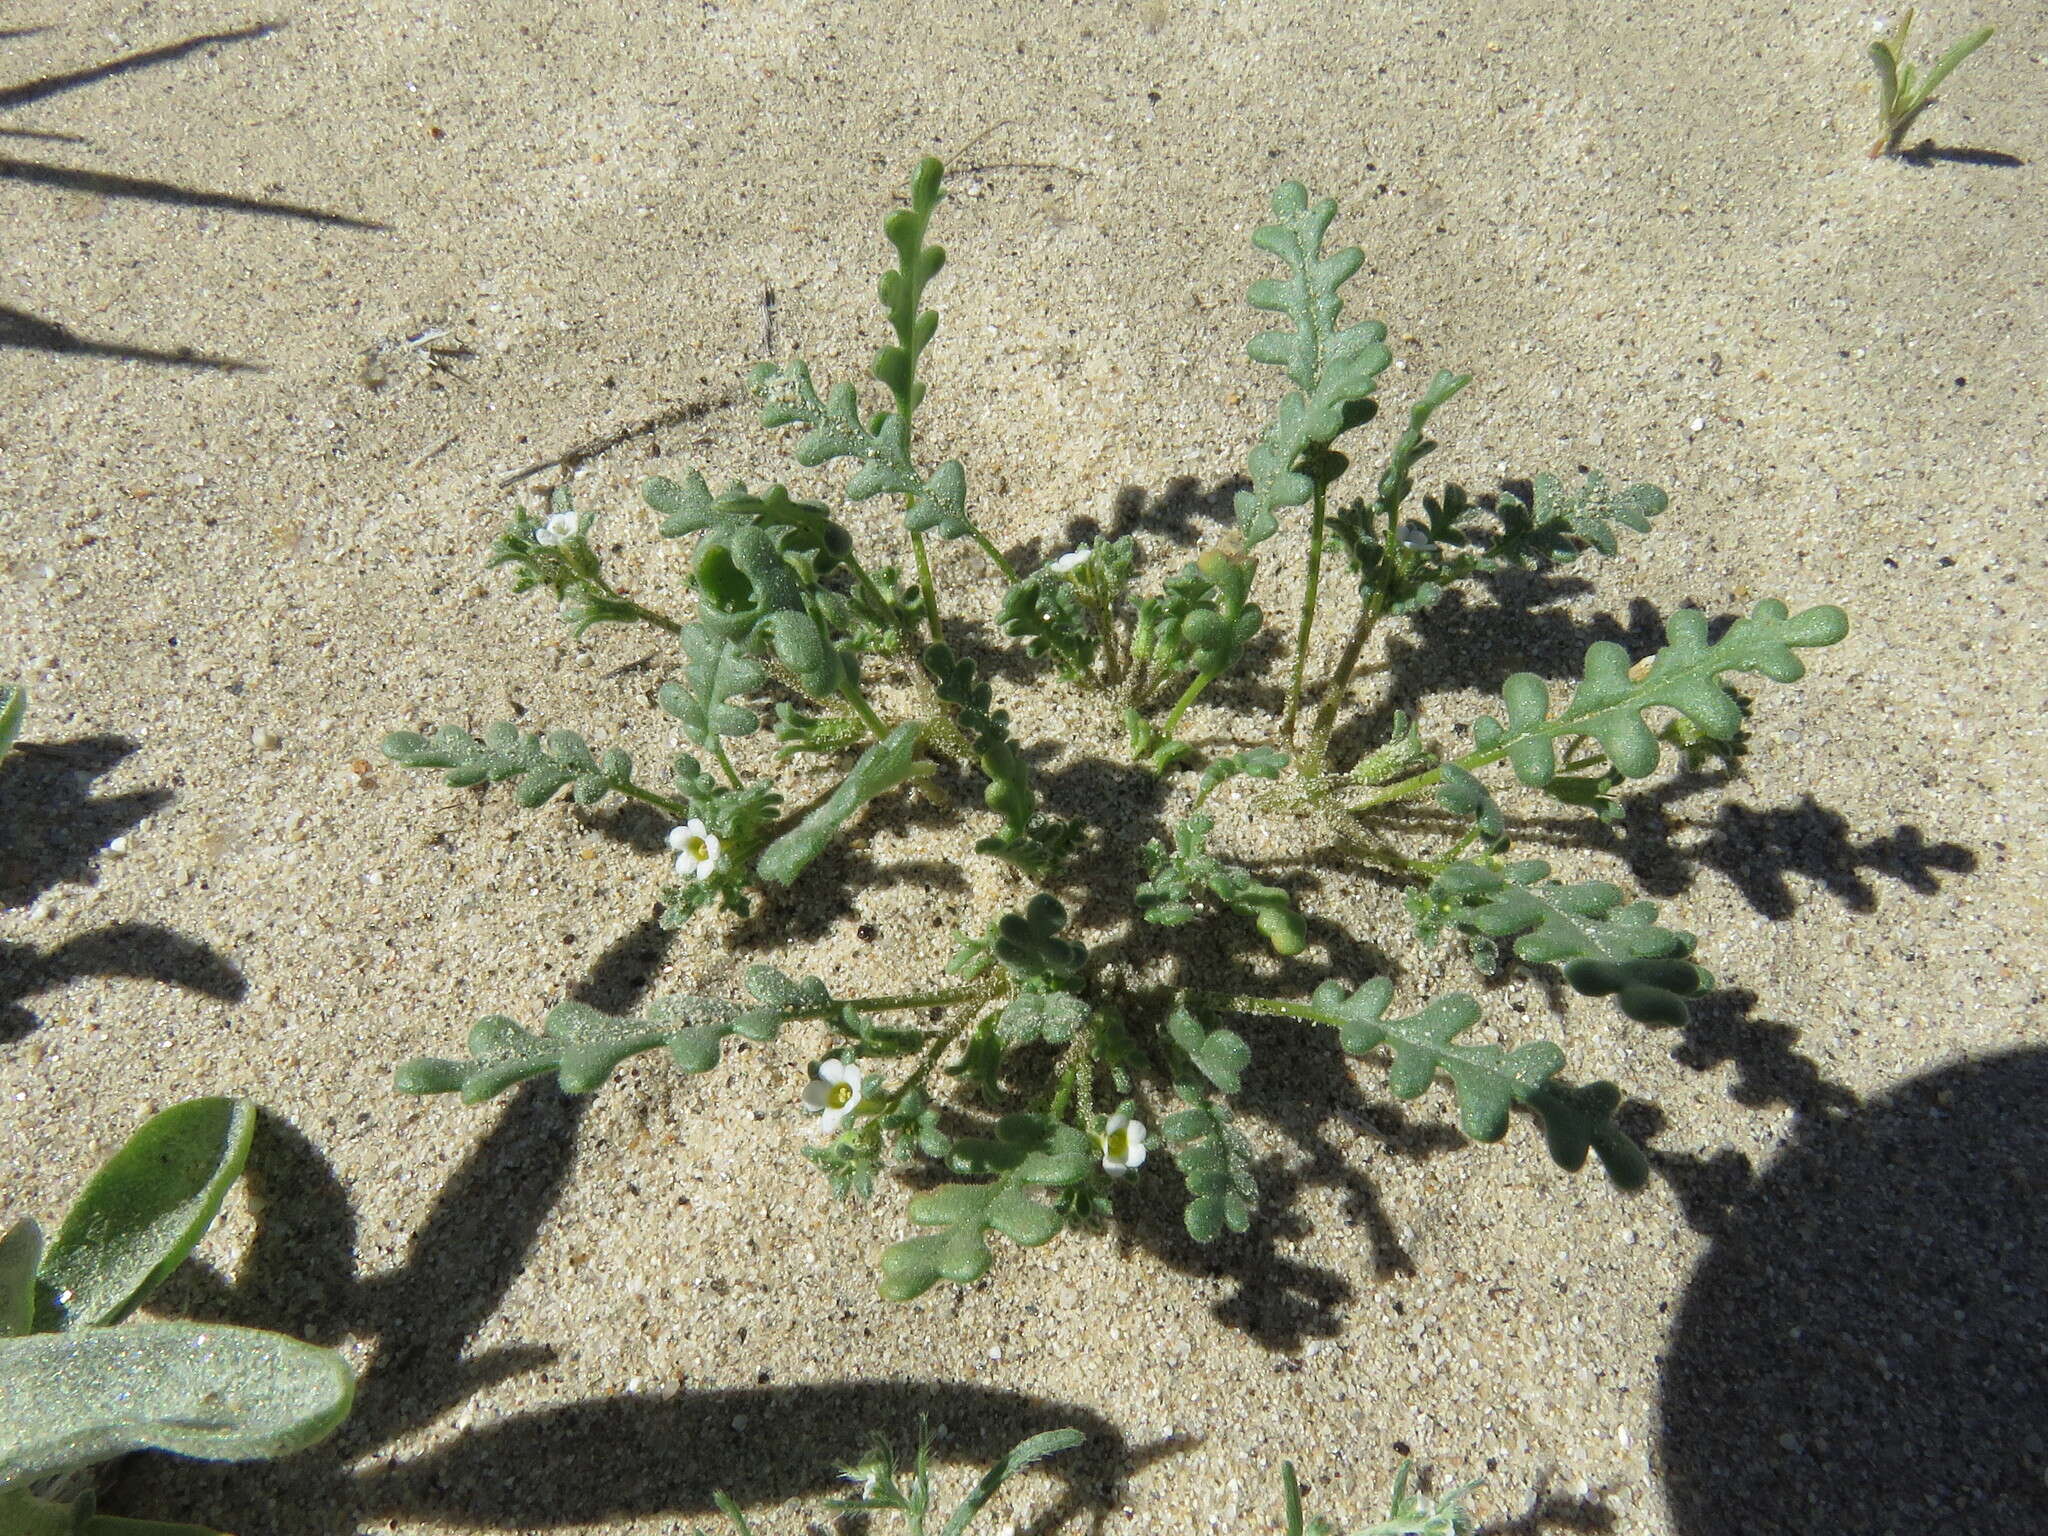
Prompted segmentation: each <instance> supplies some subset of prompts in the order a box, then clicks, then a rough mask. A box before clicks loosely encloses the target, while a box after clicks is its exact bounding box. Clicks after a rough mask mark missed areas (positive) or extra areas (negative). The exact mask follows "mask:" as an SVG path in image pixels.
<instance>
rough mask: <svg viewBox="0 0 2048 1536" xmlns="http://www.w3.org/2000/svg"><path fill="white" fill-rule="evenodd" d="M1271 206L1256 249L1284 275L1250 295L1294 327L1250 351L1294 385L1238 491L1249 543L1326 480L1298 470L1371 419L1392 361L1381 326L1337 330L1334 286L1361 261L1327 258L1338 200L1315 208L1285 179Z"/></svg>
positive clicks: (1351, 254)
mask: <svg viewBox="0 0 2048 1536" xmlns="http://www.w3.org/2000/svg"><path fill="white" fill-rule="evenodd" d="M1272 207H1273V213H1274V215H1275V217H1276V220H1277V222H1275V223H1272V224H1265V225H1261V226H1260V227H1259V229H1258V230H1257V231H1255V232H1254V233H1253V235H1252V243H1253V244H1254V245H1256V246H1258V247H1259V249H1261V250H1263V251H1265V252H1267V253H1268V254H1270V255H1273V256H1276V257H1278V258H1279V259H1280V260H1281V261H1282V262H1283V263H1284V264H1285V265H1286V267H1287V269H1288V270H1287V276H1286V277H1285V278H1284V279H1283V278H1262V279H1260V280H1259V281H1258V282H1255V283H1253V284H1252V286H1251V289H1250V292H1249V294H1248V297H1249V299H1250V301H1251V304H1252V307H1253V308H1255V309H1265V310H1273V311H1276V312H1278V313H1280V314H1284V315H1285V316H1287V318H1288V319H1289V320H1291V321H1292V322H1293V323H1294V329H1293V330H1292V331H1265V332H1262V333H1261V334H1259V335H1257V336H1255V337H1253V338H1252V341H1251V345H1250V347H1249V348H1248V350H1249V352H1250V353H1251V356H1252V359H1253V360H1254V361H1255V362H1261V363H1271V364H1273V365H1275V366H1277V367H1279V368H1282V369H1284V370H1285V371H1286V373H1287V376H1288V378H1289V379H1291V380H1292V381H1293V382H1294V385H1295V388H1294V389H1293V390H1291V391H1290V392H1289V393H1288V394H1287V395H1286V396H1285V397H1284V398H1283V399H1282V400H1281V402H1280V405H1279V407H1278V409H1277V410H1276V412H1275V414H1274V420H1273V424H1272V425H1271V426H1270V427H1268V428H1267V430H1266V434H1265V436H1264V437H1263V438H1261V439H1260V441H1259V444H1258V446H1257V447H1255V448H1254V449H1253V450H1252V452H1251V460H1250V468H1251V479H1252V486H1251V489H1250V490H1247V491H1240V492H1238V494H1237V520H1238V527H1239V529H1240V531H1241V532H1242V533H1243V534H1244V537H1245V541H1246V542H1247V543H1249V544H1257V543H1259V542H1260V541H1262V540H1264V539H1267V538H1270V537H1271V536H1272V534H1273V533H1274V531H1275V530H1276V529H1277V527H1278V522H1277V520H1276V519H1275V517H1274V515H1273V514H1274V512H1275V511H1277V510H1278V509H1280V508H1282V507H1297V506H1300V505H1302V504H1303V503H1304V502H1306V501H1307V500H1308V499H1309V497H1310V496H1311V495H1312V494H1313V493H1314V491H1315V487H1316V484H1317V481H1318V479H1319V478H1322V477H1321V476H1319V475H1317V474H1314V473H1304V472H1303V471H1302V467H1301V466H1302V461H1303V460H1304V459H1305V458H1307V459H1313V458H1314V457H1316V456H1317V455H1319V454H1320V453H1321V452H1322V451H1323V450H1326V449H1327V448H1328V447H1329V445H1330V444H1331V443H1333V442H1334V441H1335V440H1336V439H1337V438H1338V437H1339V436H1340V435H1341V434H1342V433H1344V432H1345V431H1347V430H1349V429H1350V428H1351V427H1353V426H1357V425H1359V424H1360V423H1362V422H1364V421H1367V420H1370V419H1371V416H1372V413H1373V410H1374V408H1375V407H1374V404H1373V402H1372V401H1371V400H1370V398H1369V397H1370V396H1371V394H1372V392H1373V389H1374V387H1375V385H1376V383H1377V381H1378V378H1379V375H1380V373H1381V372H1382V371H1383V370H1384V369H1385V368H1386V367H1387V365H1388V363H1390V362H1391V361H1392V354H1391V353H1389V352H1388V351H1387V348H1386V346H1385V344H1384V343H1385V341H1386V335H1387V330H1386V327H1385V326H1383V325H1381V324H1380V323H1379V322H1378V321H1376V320H1368V321H1363V322H1361V323H1359V324H1357V325H1351V326H1345V327H1342V328H1341V329H1340V328H1339V326H1338V323H1337V321H1338V316H1339V314H1340V313H1341V312H1342V310H1343V307H1344V301H1343V299H1342V297H1341V296H1340V295H1339V294H1338V292H1337V289H1338V288H1339V286H1340V285H1341V284H1343V283H1344V282H1345V280H1346V279H1348V278H1350V277H1351V276H1352V274H1354V273H1355V272H1357V270H1358V268H1359V266H1360V265H1361V264H1362V263H1363V262H1364V260H1365V256H1364V253H1363V252H1361V251H1360V250H1359V249H1358V248H1357V247H1356V246H1347V247H1345V248H1344V249H1342V250H1340V251H1335V252H1332V253H1331V254H1329V255H1324V254H1323V249H1322V246H1323V236H1324V234H1325V233H1326V232H1327V231H1328V229H1329V227H1330V221H1331V219H1333V218H1334V217H1336V213H1337V205H1336V203H1335V202H1334V201H1333V200H1331V199H1329V198H1322V199H1320V200H1318V201H1317V202H1315V203H1313V204H1311V203H1310V202H1309V200H1308V193H1307V192H1306V191H1305V190H1304V189H1303V187H1302V185H1301V183H1299V182H1295V181H1290V182H1285V183H1283V184H1282V185H1281V186H1280V187H1279V188H1278V189H1276V190H1275V191H1274V193H1273V199H1272ZM1325 473H1328V472H1327V471H1326V472H1325ZM1331 477H1332V478H1333V477H1334V476H1333V475H1332V476H1331ZM1322 483H1324V484H1327V483H1328V479H1327V478H1323V479H1322Z"/></svg>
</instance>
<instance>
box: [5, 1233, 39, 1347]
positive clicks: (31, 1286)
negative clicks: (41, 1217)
mask: <svg viewBox="0 0 2048 1536" xmlns="http://www.w3.org/2000/svg"><path fill="white" fill-rule="evenodd" d="M42 1258H43V1229H42V1228H41V1227H39V1226H37V1225H36V1223H35V1221H34V1220H33V1219H32V1218H30V1217H27V1216H24V1217H22V1218H21V1220H19V1221H17V1222H16V1223H15V1224H14V1225H13V1226H11V1227H9V1228H8V1229H7V1231H6V1232H5V1233H4V1234H0V1339H11V1338H13V1337H14V1336H15V1335H17V1334H22V1333H27V1332H28V1331H29V1328H30V1326H31V1325H32V1324H33V1323H34V1321H35V1315H36V1268H37V1266H38V1265H39V1264H41V1263H42Z"/></svg>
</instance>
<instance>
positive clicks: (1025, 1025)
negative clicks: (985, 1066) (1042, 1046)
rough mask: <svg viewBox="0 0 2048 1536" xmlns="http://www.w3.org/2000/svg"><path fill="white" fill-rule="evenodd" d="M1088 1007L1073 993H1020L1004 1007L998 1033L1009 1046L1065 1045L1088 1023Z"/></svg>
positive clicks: (997, 1028)
mask: <svg viewBox="0 0 2048 1536" xmlns="http://www.w3.org/2000/svg"><path fill="white" fill-rule="evenodd" d="M1088 1013H1089V1008H1088V1005H1087V1004H1086V1003H1085V1002H1083V1001H1082V1000H1081V999H1080V998H1078V997H1075V996H1074V995H1073V994H1072V993H1071V992H1019V993H1018V994H1017V995H1016V996H1015V997H1013V998H1011V999H1010V1001H1009V1002H1008V1003H1007V1004H1005V1005H1004V1007H1003V1011H1002V1013H1001V1015H1000V1016H999V1017H998V1018H997V1020H996V1033H997V1035H998V1036H999V1037H1000V1038H1001V1039H1002V1041H1003V1043H1004V1044H1006V1045H1029V1044H1031V1043H1032V1042H1033V1041H1041V1040H1042V1041H1044V1042H1045V1043H1046V1044H1047V1045H1065V1044H1066V1043H1067V1042H1068V1041H1069V1040H1071V1039H1073V1038H1074V1031H1075V1030H1077V1029H1079V1028H1080V1027H1081V1026H1082V1025H1083V1024H1085V1023H1087V1022H1088Z"/></svg>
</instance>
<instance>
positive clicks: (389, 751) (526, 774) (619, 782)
mask: <svg viewBox="0 0 2048 1536" xmlns="http://www.w3.org/2000/svg"><path fill="white" fill-rule="evenodd" d="M380 750H381V751H382V752H383V753H384V755H385V756H386V757H388V758H390V759H391V760H392V761H393V762H395V763H399V764H402V765H403V766H405V767H407V768H445V769H447V770H448V772H447V774H446V776H445V779H444V782H446V783H448V784H451V785H453V786H454V787H456V788H457V789H462V788H465V787H467V786H469V785H471V784H482V783H484V782H486V781H488V782H490V783H492V784H503V783H507V782H514V783H517V784H518V786H519V787H518V788H517V789H516V790H515V791H514V792H513V798H514V799H515V800H517V801H518V802H519V804H520V805H522V806H524V807H525V808H526V809H528V810H532V809H533V808H534V807H535V806H539V805H544V804H546V803H547V802H548V801H549V800H551V799H552V798H554V795H555V793H556V791H558V790H560V789H561V788H562V786H563V785H565V784H573V785H574V786H575V791H574V795H575V800H576V803H577V804H578V805H596V804H597V803H598V802H599V801H601V800H603V799H604V798H605V797H606V796H607V795H609V794H611V793H612V792H613V791H615V790H619V789H622V788H624V787H626V786H627V785H630V784H631V783H632V781H633V760H632V758H631V757H630V756H628V755H627V754H626V753H624V752H620V751H616V750H613V751H609V752H606V753H605V755H604V757H603V759H602V761H600V760H599V759H598V758H596V757H595V756H593V755H592V753H591V750H590V746H589V744H588V743H587V742H585V741H584V739H583V738H582V737H581V736H579V735H577V734H576V733H575V732H574V731H549V732H548V733H547V734H546V735H545V736H542V735H541V734H540V733H539V732H537V731H536V732H530V733H525V732H521V731H520V729H519V727H518V726H516V725H514V724H513V723H512V722H511V721H509V720H502V721H500V722H498V723H497V724H496V725H493V726H491V727H489V728H488V729H487V730H485V732H484V735H483V740H481V741H478V740H477V739H476V738H475V737H473V736H471V735H470V734H469V733H468V732H467V731H458V730H456V729H455V727H454V726H452V725H444V726H442V727H441V729H440V730H438V731H436V732H435V733H434V735H433V736H432V738H431V739H430V738H428V737H425V736H420V735H417V734H416V733H414V732H412V731H393V732H392V733H391V734H390V735H389V736H386V737H385V738H384V740H383V742H382V744H381V746H380Z"/></svg>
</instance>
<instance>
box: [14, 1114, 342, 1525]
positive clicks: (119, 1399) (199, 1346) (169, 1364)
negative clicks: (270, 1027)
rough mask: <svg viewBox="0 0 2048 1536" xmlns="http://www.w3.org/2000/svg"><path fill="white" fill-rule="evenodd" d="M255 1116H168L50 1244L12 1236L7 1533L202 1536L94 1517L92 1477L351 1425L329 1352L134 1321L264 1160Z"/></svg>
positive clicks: (39, 1237)
mask: <svg viewBox="0 0 2048 1536" xmlns="http://www.w3.org/2000/svg"><path fill="white" fill-rule="evenodd" d="M255 1126H256V1111H255V1110H254V1108H252V1107H251V1106H250V1105H249V1104H247V1103H245V1102H243V1101H241V1100H238V1099H192V1100H188V1101H187V1102H185V1103H182V1104H175V1105H173V1106H172V1107H171V1108H169V1109H167V1110H164V1111H163V1112H162V1113H161V1114H158V1115H156V1116H154V1117H153V1118H152V1119H150V1120H149V1121H148V1122H147V1123H145V1124H144V1125H143V1127H142V1128H141V1129H140V1130H139V1131H137V1132H136V1133H135V1134H134V1135H133V1136H132V1137H130V1138H129V1140H128V1142H127V1144H126V1145H125V1146H123V1147H122V1148H121V1149H120V1151H118V1152H116V1153H115V1154H114V1155H113V1157H111V1158H110V1159H108V1161H107V1162H106V1164H105V1165H104V1166H103V1167H101V1169H100V1170H99V1172H98V1173H97V1174H95V1175H94V1176H93V1178H92V1180H91V1182H90V1183H88V1184H87V1185H86V1187H85V1190H84V1192H83V1193H82V1194H81V1195H80V1196H79V1197H78V1200H77V1202H76V1203H75V1204H74V1205H73V1206H72V1207H71V1210H70V1212H69V1213H68V1214H67V1215H66V1216H65V1218H64V1222H63V1224H62V1225H61V1226H60V1227H59V1228H58V1230H57V1234H56V1236H55V1237H53V1238H51V1239H49V1240H48V1241H47V1242H46V1241H45V1240H44V1237H43V1233H42V1229H41V1228H40V1227H38V1226H37V1225H36V1223H35V1222H34V1221H33V1220H31V1219H29V1218H26V1217H24V1218H22V1219H20V1220H17V1221H16V1222H15V1223H14V1224H13V1225H12V1226H10V1227H8V1228H7V1229H6V1230H5V1232H4V1234H0V1530H5V1531H7V1532H9V1533H10V1536H12V1533H19V1536H44V1533H48V1536H151V1533H156V1536H205V1533H203V1532H200V1531H198V1529H197V1528H196V1527H194V1526H190V1525H174V1524H168V1523H163V1522H158V1521H150V1520H129V1519H116V1518H114V1517H111V1516H103V1515H99V1514H97V1513H96V1512H95V1509H94V1503H95V1490H94V1486H93V1484H92V1482H91V1480H90V1477H89V1476H88V1475H87V1474H88V1469H90V1468H92V1467H94V1466H96V1465H98V1464H100V1463H103V1462H108V1461H112V1460H114V1459H116V1458H117V1457H120V1456H124V1455H126V1454H128V1453H129V1452H131V1451H145V1450H156V1451H170V1452H174V1453H175V1454H177V1455H180V1456H194V1457H199V1458H201V1459H204V1460H209V1461H255V1460H269V1459H272V1458H275V1457H278V1456H285V1455H289V1454H290V1453H291V1452H293V1451H296V1450H300V1449H302V1448H303V1447H305V1446H308V1445H311V1444H313V1443H314V1442H316V1441H318V1440H321V1439H324V1438H325V1437H326V1436H327V1435H328V1434H330V1433H332V1432H333V1430H334V1429H335V1427H336V1426H337V1425H339V1424H340V1423H341V1421H342V1420H343V1419H344V1418H346V1417H347V1416H348V1411H349V1406H350V1404H351V1402H352V1401H353V1399H354V1396H355V1374H354V1372H352V1371H351V1370H350V1369H349V1367H348V1363H347V1362H346V1361H345V1360H343V1359H342V1358H341V1356H340V1355H338V1354H336V1353H335V1352H334V1351H333V1350H331V1349H321V1348H318V1347H316V1346H314V1345H311V1344H302V1343H300V1342H299V1341H298V1340H296V1339H291V1338H286V1337H285V1336H284V1335H282V1334H277V1333H267V1332H264V1331H263V1330H261V1329H255V1328H235V1327H229V1326H226V1325H224V1324H220V1323H188V1322H130V1321H127V1319H128V1317H129V1314H130V1313H132V1312H133V1311H134V1310H135V1309H136V1308H137V1307H138V1306H140V1305H141V1304H142V1303H143V1302H144V1301H146V1300H147V1299H148V1297H149V1295H150V1293H151V1292H152V1291H154V1290H155V1289H156V1288H157V1287H158V1286H159V1285H161V1284H162V1283H163V1282H164V1281H165V1280H166V1279H168V1278H169V1277H170V1274H171V1272H172V1271H173V1270H175V1269H176V1268H177V1267H178V1266H179V1264H181V1263H183V1262H184V1259H185V1256H186V1255H187V1254H189V1253H190V1252H191V1251H192V1249H193V1248H194V1247H195V1246H196V1245H197V1244H198V1242H199V1239H200V1238H201V1237H202V1236H204V1235H205V1232H206V1229H207V1227H208V1226H210V1225H211V1224H212V1222H213V1218H214V1217H215V1216H216V1215H217V1214H218V1213H219V1211H220V1207H221V1202H222V1200H224V1199H225V1198H226V1196H227V1192H228V1189H229V1187H230V1186H232V1185H233V1184H234V1182H235V1180H236V1179H237V1178H239V1177H240V1176H241V1172H242V1167H243V1164H244V1163H245V1162H246V1161H247V1159H248V1156H249V1144H250V1138H251V1137H252V1135H253V1134H254V1131H255Z"/></svg>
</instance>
